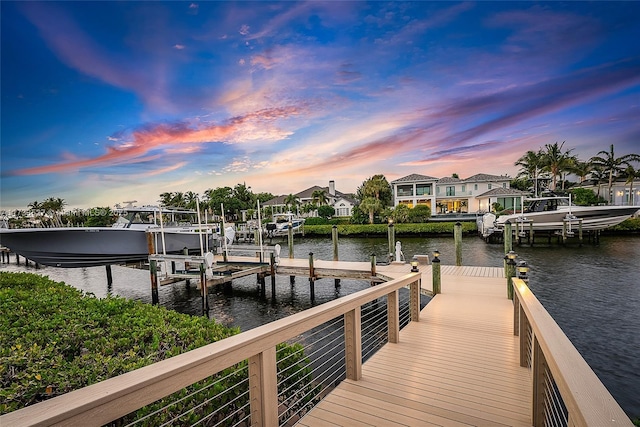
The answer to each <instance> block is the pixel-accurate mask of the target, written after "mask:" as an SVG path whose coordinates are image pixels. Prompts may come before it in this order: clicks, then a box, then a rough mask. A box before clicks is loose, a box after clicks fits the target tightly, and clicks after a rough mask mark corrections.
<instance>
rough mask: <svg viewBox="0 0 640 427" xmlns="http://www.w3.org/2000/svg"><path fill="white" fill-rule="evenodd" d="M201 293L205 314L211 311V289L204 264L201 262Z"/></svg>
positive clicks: (203, 312) (203, 313)
mask: <svg viewBox="0 0 640 427" xmlns="http://www.w3.org/2000/svg"><path fill="white" fill-rule="evenodd" d="M200 294H201V295H202V315H203V316H205V315H206V314H207V313H208V312H209V290H208V289H207V276H206V274H205V267H204V264H200Z"/></svg>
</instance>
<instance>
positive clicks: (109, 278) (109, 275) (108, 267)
mask: <svg viewBox="0 0 640 427" xmlns="http://www.w3.org/2000/svg"><path fill="white" fill-rule="evenodd" d="M104 267H105V270H107V287H108V288H110V287H111V285H113V275H112V274H111V264H107V265H105V266H104Z"/></svg>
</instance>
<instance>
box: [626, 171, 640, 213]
mask: <svg viewBox="0 0 640 427" xmlns="http://www.w3.org/2000/svg"><path fill="white" fill-rule="evenodd" d="M624 174H625V175H626V176H627V181H626V182H625V184H629V200H627V203H628V204H629V205H633V204H634V203H635V197H634V194H633V182H634V181H635V180H636V178H640V169H635V168H634V167H633V166H631V165H627V168H626V169H625V170H624Z"/></svg>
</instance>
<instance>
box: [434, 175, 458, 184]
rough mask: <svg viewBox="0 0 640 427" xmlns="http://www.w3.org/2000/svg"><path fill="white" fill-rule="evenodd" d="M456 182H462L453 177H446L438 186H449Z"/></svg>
mask: <svg viewBox="0 0 640 427" xmlns="http://www.w3.org/2000/svg"><path fill="white" fill-rule="evenodd" d="M454 182H462V180H461V179H460V178H454V177H452V176H445V177H444V178H440V179H439V180H438V184H449V183H454Z"/></svg>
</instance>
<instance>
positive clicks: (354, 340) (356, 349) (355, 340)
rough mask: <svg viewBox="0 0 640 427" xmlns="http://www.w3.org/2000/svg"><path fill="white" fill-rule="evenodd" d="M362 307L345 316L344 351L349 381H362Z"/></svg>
mask: <svg viewBox="0 0 640 427" xmlns="http://www.w3.org/2000/svg"><path fill="white" fill-rule="evenodd" d="M360 316H361V312H360V307H358V308H356V309H354V310H351V311H348V312H346V313H345V314H344V341H345V342H344V351H345V355H344V356H345V365H346V370H347V379H350V380H356V381H357V380H360V379H362V320H361V317H360Z"/></svg>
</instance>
